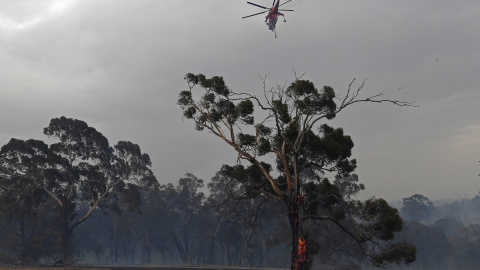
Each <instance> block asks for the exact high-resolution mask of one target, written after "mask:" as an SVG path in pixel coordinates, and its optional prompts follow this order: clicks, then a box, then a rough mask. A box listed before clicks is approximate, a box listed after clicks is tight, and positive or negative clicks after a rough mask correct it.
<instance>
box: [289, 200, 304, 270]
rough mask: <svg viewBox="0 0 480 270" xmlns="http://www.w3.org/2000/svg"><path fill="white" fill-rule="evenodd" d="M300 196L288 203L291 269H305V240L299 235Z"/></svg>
mask: <svg viewBox="0 0 480 270" xmlns="http://www.w3.org/2000/svg"><path fill="white" fill-rule="evenodd" d="M301 200H302V197H301V196H300V195H298V196H297V197H296V198H295V199H294V200H291V201H290V202H289V203H288V209H287V210H288V221H289V222H290V229H291V231H292V257H291V262H290V269H291V270H307V269H308V261H307V241H306V239H305V238H303V237H302V236H301V235H300V220H299V210H300V202H301Z"/></svg>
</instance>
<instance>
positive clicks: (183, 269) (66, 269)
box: [0, 265, 286, 270]
mask: <svg viewBox="0 0 480 270" xmlns="http://www.w3.org/2000/svg"><path fill="white" fill-rule="evenodd" d="M14 269H15V270H127V269H132V270H286V269H282V268H245V267H227V266H133V265H125V266H117V265H102V266H0V270H14Z"/></svg>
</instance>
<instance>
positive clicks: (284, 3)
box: [279, 0, 292, 7]
mask: <svg viewBox="0 0 480 270" xmlns="http://www.w3.org/2000/svg"><path fill="white" fill-rule="evenodd" d="M290 1H292V0H288V1H287V2H285V3H283V4H281V5H279V7H281V6H283V5H285V4H286V3H288V2H290Z"/></svg>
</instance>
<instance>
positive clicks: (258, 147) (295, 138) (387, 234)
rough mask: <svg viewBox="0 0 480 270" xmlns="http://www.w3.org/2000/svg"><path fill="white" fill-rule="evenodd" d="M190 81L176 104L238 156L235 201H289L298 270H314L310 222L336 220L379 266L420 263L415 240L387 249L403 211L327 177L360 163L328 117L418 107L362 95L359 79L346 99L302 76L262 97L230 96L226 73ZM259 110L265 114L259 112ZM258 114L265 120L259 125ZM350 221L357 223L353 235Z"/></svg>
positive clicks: (229, 171) (348, 172) (345, 174)
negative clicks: (369, 107)
mask: <svg viewBox="0 0 480 270" xmlns="http://www.w3.org/2000/svg"><path fill="white" fill-rule="evenodd" d="M185 79H186V81H187V85H188V90H184V91H181V92H180V94H179V99H178V102H177V103H178V104H179V105H180V107H181V108H182V110H183V116H184V117H185V118H187V119H190V120H192V121H193V122H194V123H195V127H196V129H197V130H198V131H203V130H207V131H208V132H210V133H212V134H213V135H215V136H217V137H218V138H219V139H220V140H221V141H223V142H224V143H226V144H227V145H229V146H231V147H232V148H233V149H234V150H235V151H236V154H237V155H238V161H239V164H236V165H233V166H229V165H224V166H223V168H222V171H223V172H224V173H225V174H226V175H228V176H229V177H230V178H231V179H232V181H236V182H237V183H238V185H239V186H240V188H235V190H233V191H232V192H231V195H232V197H235V198H248V197H257V196H260V197H264V198H272V199H276V200H278V201H282V202H284V207H285V211H286V214H287V216H288V220H289V224H290V230H291V246H292V249H291V269H306V268H308V260H307V258H308V245H309V242H310V240H307V239H306V238H307V237H306V236H307V235H306V233H305V231H306V230H307V228H302V224H303V222H304V221H306V220H317V221H318V220H321V221H329V222H332V223H333V224H335V225H336V226H338V227H339V228H341V229H342V230H343V231H344V232H345V233H347V234H348V235H350V236H351V237H352V238H353V239H355V241H356V242H357V243H358V245H359V246H360V247H361V248H362V250H363V251H364V254H365V255H367V256H369V257H370V258H371V261H372V262H373V263H374V264H375V265H383V264H385V263H387V262H397V263H400V262H406V263H409V262H411V261H413V260H414V257H415V248H414V247H413V246H412V245H410V244H408V243H397V244H393V243H386V244H385V245H382V244H381V243H383V242H385V241H389V240H391V239H392V238H393V234H394V232H396V231H399V230H401V227H402V226H401V222H402V221H401V218H400V217H399V215H398V211H397V210H396V209H394V208H391V207H389V206H388V204H386V202H385V201H384V200H381V199H374V198H373V199H371V200H368V201H366V202H354V201H350V200H348V199H349V196H347V195H348V192H344V191H342V190H339V188H338V187H337V186H335V185H333V184H331V183H330V182H329V180H328V179H327V178H326V176H327V174H328V173H330V174H337V175H339V176H340V177H342V178H345V179H349V178H352V173H353V171H354V169H355V168H356V161H355V160H354V159H350V156H351V149H352V147H353V142H352V140H351V138H350V136H348V135H345V134H344V132H343V129H341V128H334V127H331V126H329V125H328V124H327V121H328V120H331V119H333V118H335V116H336V115H337V114H338V113H340V112H342V111H344V109H345V108H347V107H349V106H350V105H353V104H355V103H361V102H374V103H393V104H394V105H397V106H412V103H409V102H402V101H397V100H389V99H383V96H382V95H381V94H378V95H373V96H369V97H367V98H361V97H360V93H361V90H362V89H363V87H364V82H363V83H362V84H361V85H360V86H359V87H358V88H357V89H353V88H352V85H353V82H352V83H351V84H350V85H349V87H348V90H347V91H346V93H345V95H343V96H337V95H336V94H335V91H334V90H333V88H331V87H329V86H324V87H323V88H322V89H320V90H319V89H317V88H316V87H315V86H314V84H313V83H312V82H310V81H308V80H303V79H302V78H301V77H300V78H296V79H295V81H294V82H293V83H291V84H290V85H289V86H288V87H287V85H286V84H285V85H283V86H277V87H276V88H272V89H267V88H266V78H263V79H262V81H263V97H262V98H259V97H257V96H255V95H252V94H248V93H235V92H233V91H231V90H230V89H229V88H228V87H227V85H226V84H225V82H224V80H223V78H222V77H219V76H214V77H212V78H210V79H208V78H206V77H205V76H204V75H202V74H198V75H194V74H191V73H189V74H187V75H186V76H185ZM255 108H258V109H259V110H260V112H258V113H256V114H255V115H254V109H255ZM254 116H255V117H258V116H260V121H255V118H254ZM271 157H273V158H271ZM241 161H245V162H247V163H248V165H243V164H241ZM274 169H276V173H275V171H274ZM309 175H310V176H313V177H307V176H309ZM346 208H348V209H349V212H348V213H351V214H348V213H347V210H345V209H346ZM323 210H330V211H323ZM322 211H323V212H322ZM389 222H390V223H389ZM346 223H350V224H355V226H353V227H352V230H350V229H349V227H348V226H347V225H345V224H346Z"/></svg>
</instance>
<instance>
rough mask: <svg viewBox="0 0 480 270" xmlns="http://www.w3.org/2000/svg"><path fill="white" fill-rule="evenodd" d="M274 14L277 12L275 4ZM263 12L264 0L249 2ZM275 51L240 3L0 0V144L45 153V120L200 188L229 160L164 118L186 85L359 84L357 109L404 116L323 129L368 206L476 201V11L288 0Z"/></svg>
mask: <svg viewBox="0 0 480 270" xmlns="http://www.w3.org/2000/svg"><path fill="white" fill-rule="evenodd" d="M282 2H283V1H282ZM256 3H258V4H260V5H265V6H269V5H270V4H271V1H270V0H268V1H267V0H257V1H256ZM284 8H289V9H294V10H295V12H288V13H286V19H287V22H286V23H284V22H283V21H282V20H279V22H278V24H277V35H278V38H277V39H275V38H274V36H273V33H272V32H269V31H268V29H267V27H266V25H265V23H264V17H263V16H256V17H251V18H247V19H244V20H242V19H241V17H242V16H246V15H249V14H253V13H256V12H260V11H261V10H259V9H258V8H256V7H254V6H251V5H248V4H246V1H238V0H235V1H222V0H203V1H198V0H174V1H158V0H135V1H134V0H101V1H99V0H16V1H10V0H0V59H1V62H0V112H1V116H0V123H1V129H0V144H2V145H3V144H5V143H7V142H8V140H9V139H10V138H12V137H14V138H21V139H28V138H36V139H45V136H44V135H43V134H42V129H43V128H44V127H46V126H47V125H48V123H49V121H50V119H52V118H55V117H60V116H66V117H70V118H76V119H81V120H83V121H85V122H87V123H88V124H89V125H90V126H93V127H95V128H96V129H97V130H99V131H100V132H102V133H103V134H104V135H105V136H106V137H107V138H108V139H109V141H110V142H111V144H112V145H113V144H115V143H116V142H117V141H119V140H129V141H132V142H135V143H138V144H139V145H140V147H141V148H142V150H143V151H144V152H146V153H148V154H149V155H150V156H151V159H152V162H153V170H154V172H155V174H156V176H157V178H158V179H159V181H160V182H162V183H167V182H173V181H177V180H178V179H179V178H180V177H182V176H183V175H184V174H185V173H187V172H191V173H193V174H195V175H197V176H198V177H201V178H202V179H204V180H209V179H210V178H211V177H212V176H213V175H214V173H215V172H216V171H218V170H219V169H220V167H221V165H222V164H224V163H229V164H232V163H234V162H235V161H236V155H235V153H234V151H233V150H232V149H229V148H228V147H227V146H226V145H223V144H222V143H221V142H220V141H219V140H218V138H216V137H214V136H213V135H212V134H208V133H205V132H203V133H200V132H197V131H195V129H194V126H193V124H192V123H191V122H189V121H183V120H182V113H181V110H180V108H179V107H178V106H177V105H176V100H177V97H178V93H179V91H181V90H185V89H186V83H185V81H184V79H183V77H184V75H185V74H186V73H189V72H192V73H203V74H205V75H206V76H214V75H219V76H223V77H224V79H225V81H226V82H227V84H228V85H229V87H230V88H231V89H232V90H234V91H238V92H240V91H242V92H249V93H252V94H261V93H262V83H261V81H260V79H259V75H260V76H265V75H267V74H269V76H268V80H267V83H268V87H273V86H275V85H276V84H283V83H284V82H285V81H287V82H291V81H292V80H293V79H294V73H293V70H295V71H296V72H297V73H306V74H305V76H304V77H303V78H304V79H308V80H311V81H313V82H314V83H315V84H316V85H317V87H319V88H320V87H321V86H323V85H329V86H332V87H333V88H334V89H335V91H336V92H337V93H338V94H343V93H345V91H346V89H347V87H348V84H349V83H350V82H351V81H352V80H353V79H354V78H357V82H358V83H357V84H354V86H359V83H360V82H361V81H362V80H363V79H365V78H367V81H366V86H365V89H364V95H365V96H368V95H373V94H376V93H383V94H384V97H385V98H391V99H400V100H406V101H416V103H417V104H418V105H420V107H418V108H399V107H394V106H391V105H386V104H385V105H384V104H380V105H379V104H358V105H357V106H353V107H350V108H348V109H347V110H345V111H344V112H343V113H341V114H339V116H338V117H337V118H336V119H335V120H334V121H332V122H331V123H329V124H331V125H334V126H337V127H339V126H340V127H343V128H344V130H345V133H347V134H349V135H351V136H352V138H353V141H354V143H355V147H354V151H353V155H354V157H355V158H356V159H357V161H358V169H357V173H358V174H359V177H360V180H361V182H362V183H365V184H366V187H367V189H366V190H365V191H364V192H362V194H361V196H360V197H361V198H366V197H370V196H376V197H383V198H386V199H388V200H400V199H401V198H404V197H409V196H411V195H413V194H415V193H421V194H423V195H425V196H427V197H429V198H430V199H442V198H455V197H456V196H463V195H467V196H469V197H472V196H474V195H476V194H478V191H479V190H480V177H478V174H479V173H480V164H479V163H478V160H480V151H479V149H480V120H479V119H480V118H479V116H480V107H479V106H478V101H479V100H480V91H479V89H478V88H479V85H480V73H479V72H480V31H479V29H480V20H479V18H480V2H478V0H464V1H451V0H424V1H414V0H401V1H400V0H388V1H386V0H365V1H358V0H345V1H342V0H324V1H318V0H293V1H291V2H290V3H288V4H286V5H285V6H284Z"/></svg>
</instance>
